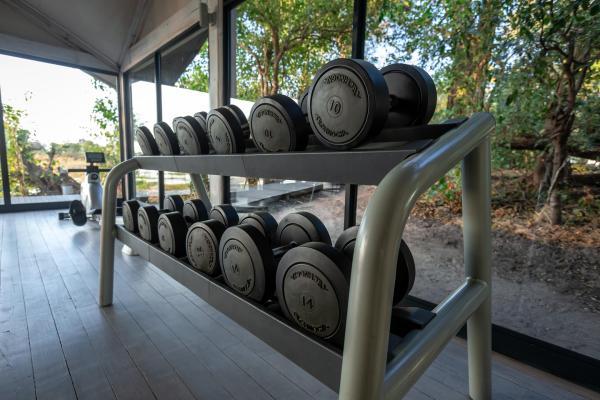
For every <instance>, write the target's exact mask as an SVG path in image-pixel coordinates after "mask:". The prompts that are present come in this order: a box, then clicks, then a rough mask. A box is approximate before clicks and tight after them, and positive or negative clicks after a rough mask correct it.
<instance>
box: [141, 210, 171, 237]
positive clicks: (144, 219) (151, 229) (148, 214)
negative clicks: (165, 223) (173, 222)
mask: <svg viewBox="0 0 600 400" xmlns="http://www.w3.org/2000/svg"><path fill="white" fill-rule="evenodd" d="M168 212H170V211H169V210H159V209H157V208H156V207H155V206H152V205H149V206H143V207H140V208H139V209H138V217H137V221H138V231H139V233H140V236H141V237H142V239H144V240H145V241H147V242H150V243H157V242H158V217H159V216H160V215H161V214H165V213H168Z"/></svg>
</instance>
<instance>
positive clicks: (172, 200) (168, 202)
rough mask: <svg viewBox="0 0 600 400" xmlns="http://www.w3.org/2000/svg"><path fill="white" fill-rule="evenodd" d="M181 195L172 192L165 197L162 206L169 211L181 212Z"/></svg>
mask: <svg viewBox="0 0 600 400" xmlns="http://www.w3.org/2000/svg"><path fill="white" fill-rule="evenodd" d="M184 203H185V202H184V201H183V197H181V196H180V195H178V194H172V195H170V196H167V197H165V201H164V206H165V209H167V210H169V211H178V212H180V213H181V212H183V205H184Z"/></svg>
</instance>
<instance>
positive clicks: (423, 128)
mask: <svg viewBox="0 0 600 400" xmlns="http://www.w3.org/2000/svg"><path fill="white" fill-rule="evenodd" d="M466 120H467V118H466V117H463V118H454V119H449V120H446V121H444V122H442V123H441V124H428V125H417V126H406V127H399V128H384V129H382V130H381V132H379V134H378V135H377V136H376V138H375V140H374V141H375V142H408V141H412V140H424V139H437V138H439V137H440V136H442V135H443V134H445V133H446V132H448V131H450V130H452V129H454V128H456V127H457V126H459V125H461V124H462V123H463V122H465V121H466Z"/></svg>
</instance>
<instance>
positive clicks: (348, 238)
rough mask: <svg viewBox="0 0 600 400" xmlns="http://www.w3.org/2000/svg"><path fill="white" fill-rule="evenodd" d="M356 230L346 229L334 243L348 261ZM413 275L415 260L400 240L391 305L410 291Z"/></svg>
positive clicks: (352, 249) (413, 280)
mask: <svg viewBox="0 0 600 400" xmlns="http://www.w3.org/2000/svg"><path fill="white" fill-rule="evenodd" d="M358 228H359V227H358V226H352V227H350V228H348V229H346V230H345V231H344V232H342V234H341V235H340V236H339V237H338V239H337V240H336V242H335V248H336V249H338V250H340V251H341V252H342V253H344V254H345V255H346V256H347V257H348V258H349V259H350V260H351V259H352V258H353V256H354V245H355V244H356V237H357V235H358ZM415 274H416V272H415V260H414V258H413V256H412V253H411V251H410V249H409V247H408V245H407V244H406V242H405V241H404V240H401V241H400V250H399V252H398V257H397V261H396V279H395V281H394V298H393V304H398V303H400V301H402V299H404V298H405V297H406V295H408V293H409V292H410V291H411V289H412V287H413V285H414V283H415Z"/></svg>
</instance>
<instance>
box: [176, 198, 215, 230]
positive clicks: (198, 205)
mask: <svg viewBox="0 0 600 400" xmlns="http://www.w3.org/2000/svg"><path fill="white" fill-rule="evenodd" d="M182 213H183V218H185V221H186V222H187V223H188V224H192V223H194V222H198V221H205V220H207V219H209V217H208V209H207V208H206V205H205V204H204V202H203V201H202V200H200V199H190V200H186V201H185V202H184V203H183V211H182Z"/></svg>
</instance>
